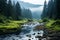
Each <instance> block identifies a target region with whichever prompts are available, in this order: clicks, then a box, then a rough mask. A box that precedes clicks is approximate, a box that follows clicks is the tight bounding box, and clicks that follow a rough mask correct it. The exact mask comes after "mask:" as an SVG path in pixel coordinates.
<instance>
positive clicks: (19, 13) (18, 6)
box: [16, 2, 21, 20]
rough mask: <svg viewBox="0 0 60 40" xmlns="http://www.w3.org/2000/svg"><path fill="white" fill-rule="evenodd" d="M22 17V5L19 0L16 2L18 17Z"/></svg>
mask: <svg viewBox="0 0 60 40" xmlns="http://www.w3.org/2000/svg"><path fill="white" fill-rule="evenodd" d="M20 18H21V7H20V4H19V2H17V3H16V19H17V20H19V19H20Z"/></svg>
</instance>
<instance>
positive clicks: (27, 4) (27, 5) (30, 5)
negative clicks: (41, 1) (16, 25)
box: [19, 1, 42, 8]
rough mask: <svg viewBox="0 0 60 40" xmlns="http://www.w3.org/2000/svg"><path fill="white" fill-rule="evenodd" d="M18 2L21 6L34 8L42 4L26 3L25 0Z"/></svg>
mask: <svg viewBox="0 0 60 40" xmlns="http://www.w3.org/2000/svg"><path fill="white" fill-rule="evenodd" d="M19 3H20V5H21V7H22V8H36V7H40V6H42V5H37V4H31V3H27V2H23V1H19Z"/></svg>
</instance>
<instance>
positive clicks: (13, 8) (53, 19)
mask: <svg viewBox="0 0 60 40" xmlns="http://www.w3.org/2000/svg"><path fill="white" fill-rule="evenodd" d="M37 1H38V0H37ZM42 6H44V7H43V11H42V14H41V18H40V20H36V19H33V17H32V16H33V15H32V11H31V10H30V9H28V8H27V9H26V8H22V7H21V4H20V3H19V1H17V2H15V1H11V0H0V35H1V34H9V33H20V32H21V28H22V25H24V24H27V23H29V22H31V23H29V24H34V23H33V22H36V24H37V22H38V23H43V24H44V25H42V24H41V25H42V26H45V27H42V26H41V25H39V26H38V25H37V26H38V27H36V29H39V28H40V29H43V30H47V31H48V33H49V34H51V35H52V36H54V37H55V35H57V36H60V35H59V34H60V0H49V2H48V4H47V1H46V0H45V1H44V5H42ZM39 15H40V14H39ZM36 17H37V16H36ZM27 30H28V29H27ZM17 31H18V32H17ZM19 31H20V32H19ZM54 33H56V34H54ZM53 34H54V35H53ZM51 35H49V36H51ZM52 38H53V37H52ZM51 40H59V37H57V38H56V39H54V38H53V39H51Z"/></svg>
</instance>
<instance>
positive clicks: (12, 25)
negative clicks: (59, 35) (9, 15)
mask: <svg viewBox="0 0 60 40" xmlns="http://www.w3.org/2000/svg"><path fill="white" fill-rule="evenodd" d="M25 22H27V20H21V21H11V22H10V23H8V22H7V23H4V24H3V23H0V29H4V28H5V29H12V28H19V27H20V24H21V23H25Z"/></svg>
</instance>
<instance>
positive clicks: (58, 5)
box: [41, 0, 60, 19]
mask: <svg viewBox="0 0 60 40" xmlns="http://www.w3.org/2000/svg"><path fill="white" fill-rule="evenodd" d="M46 3H47V2H46V1H45V2H44V9H43V13H42V15H41V16H42V19H44V18H48V19H60V0H49V3H48V5H47V4H46Z"/></svg>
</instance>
